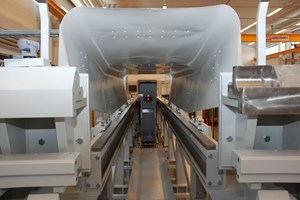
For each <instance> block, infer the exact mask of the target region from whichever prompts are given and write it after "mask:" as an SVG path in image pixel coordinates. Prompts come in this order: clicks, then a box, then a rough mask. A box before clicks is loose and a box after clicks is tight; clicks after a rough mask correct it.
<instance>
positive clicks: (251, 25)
mask: <svg viewBox="0 0 300 200" xmlns="http://www.w3.org/2000/svg"><path fill="white" fill-rule="evenodd" d="M255 25H256V22H254V23H252V24H250V25H249V26H247V27H246V28H243V29H242V30H241V31H240V32H241V33H242V32H244V31H246V30H248V29H249V28H251V27H253V26H255Z"/></svg>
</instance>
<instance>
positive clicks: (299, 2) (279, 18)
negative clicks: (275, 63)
mask: <svg viewBox="0 0 300 200" xmlns="http://www.w3.org/2000/svg"><path fill="white" fill-rule="evenodd" d="M61 1H62V0H61ZM69 1H70V2H72V3H74V2H75V3H74V4H76V3H78V2H79V3H80V4H82V5H84V6H91V7H99V6H101V5H102V6H105V7H108V8H109V7H110V8H161V7H162V6H163V5H164V4H165V5H166V6H167V7H168V8H181V7H202V6H213V5H218V4H227V5H229V6H231V7H232V8H233V9H234V10H235V11H236V12H237V14H238V16H239V18H240V21H241V29H243V28H245V27H247V26H248V25H250V24H252V23H253V22H255V21H256V13H257V7H258V3H259V0H69ZM58 2H59V0H58ZM277 8H282V10H281V11H280V12H278V13H276V14H274V15H273V16H271V17H268V18H267V32H268V33H276V32H278V31H280V30H282V29H287V30H286V32H284V33H292V32H296V33H299V32H300V25H298V26H296V24H297V23H300V0H270V1H269V9H268V13H271V12H272V11H274V10H276V9H277ZM243 33H246V34H247V33H248V34H250V33H251V34H253V33H255V26H253V27H252V28H250V29H248V30H247V31H245V32H243Z"/></svg>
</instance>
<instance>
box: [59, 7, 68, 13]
mask: <svg viewBox="0 0 300 200" xmlns="http://www.w3.org/2000/svg"><path fill="white" fill-rule="evenodd" d="M61 9H63V11H65V12H66V13H68V12H69V11H68V10H67V9H66V8H65V7H64V6H61Z"/></svg>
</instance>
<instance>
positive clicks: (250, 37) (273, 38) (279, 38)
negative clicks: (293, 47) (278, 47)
mask: <svg viewBox="0 0 300 200" xmlns="http://www.w3.org/2000/svg"><path fill="white" fill-rule="evenodd" d="M241 39H242V42H256V35H255V34H242V35H241ZM266 41H267V42H300V34H267V35H266Z"/></svg>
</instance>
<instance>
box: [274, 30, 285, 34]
mask: <svg viewBox="0 0 300 200" xmlns="http://www.w3.org/2000/svg"><path fill="white" fill-rule="evenodd" d="M285 31H286V29H282V30H280V31H277V32H276V33H275V34H279V33H283V32H285Z"/></svg>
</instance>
